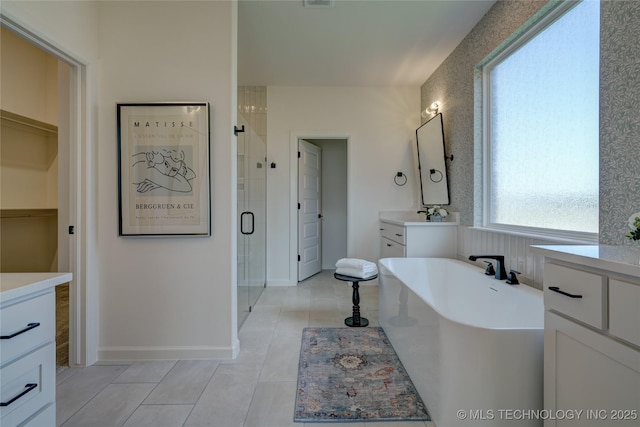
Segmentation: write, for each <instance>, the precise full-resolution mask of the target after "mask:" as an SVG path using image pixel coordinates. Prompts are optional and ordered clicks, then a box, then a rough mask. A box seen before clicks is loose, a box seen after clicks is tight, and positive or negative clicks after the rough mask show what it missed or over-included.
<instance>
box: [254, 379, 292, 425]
mask: <svg viewBox="0 0 640 427" xmlns="http://www.w3.org/2000/svg"><path fill="white" fill-rule="evenodd" d="M295 399H296V382H290V381H288V382H259V383H258V385H257V386H256V391H255V393H254V394H253V399H252V401H251V406H250V407H249V413H248V414H247V419H246V420H245V423H244V427H288V426H291V427H295V426H296V423H294V422H293V412H294V409H295ZM297 425H298V426H299V425H300V424H297Z"/></svg>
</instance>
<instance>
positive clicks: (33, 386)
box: [0, 383, 38, 406]
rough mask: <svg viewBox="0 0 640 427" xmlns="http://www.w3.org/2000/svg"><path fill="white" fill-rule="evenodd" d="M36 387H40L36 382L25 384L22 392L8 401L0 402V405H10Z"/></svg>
mask: <svg viewBox="0 0 640 427" xmlns="http://www.w3.org/2000/svg"><path fill="white" fill-rule="evenodd" d="M36 387H38V384H35V383H30V384H25V386H24V390H22V392H21V393H20V394H18V395H16V396H14V397H12V398H11V399H9V400H7V401H6V402H0V406H9V405H11V404H12V403H13V402H15V401H16V400H18V399H20V398H21V397H22V396H24V395H25V394H27V393H29V392H30V391H31V390H33V389H34V388H36Z"/></svg>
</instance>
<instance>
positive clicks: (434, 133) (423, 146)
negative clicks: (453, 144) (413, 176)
mask: <svg viewBox="0 0 640 427" xmlns="http://www.w3.org/2000/svg"><path fill="white" fill-rule="evenodd" d="M416 143H417V144H418V172H419V173H420V190H421V195H422V205H423V206H426V205H448V204H449V185H448V184H447V167H446V164H445V153H444V128H443V126H442V113H438V114H436V115H435V116H433V117H432V118H431V119H430V120H429V121H428V122H426V123H425V124H423V125H422V126H420V127H419V128H418V129H417V130H416Z"/></svg>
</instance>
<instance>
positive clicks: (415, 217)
mask: <svg viewBox="0 0 640 427" xmlns="http://www.w3.org/2000/svg"><path fill="white" fill-rule="evenodd" d="M378 218H379V219H380V221H382V222H388V223H390V224H396V225H402V226H415V225H419V226H436V227H442V226H449V227H450V226H452V225H459V224H460V221H459V214H458V212H451V213H450V214H449V215H447V216H446V217H445V218H444V220H443V221H441V222H431V221H427V216H426V215H425V214H423V213H421V214H419V213H416V212H405V211H389V212H380V213H379V215H378Z"/></svg>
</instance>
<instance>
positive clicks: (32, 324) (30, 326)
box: [0, 322, 40, 340]
mask: <svg viewBox="0 0 640 427" xmlns="http://www.w3.org/2000/svg"><path fill="white" fill-rule="evenodd" d="M38 326H40V323H38V322H35V323H29V324H27V326H26V327H25V328H24V329H20V330H19V331H18V332H14V333H12V334H11V335H2V336H0V339H3V340H10V339H11V338H14V337H17V336H18V335H20V334H24V333H25V332H27V331H30V330H31V329H33V328H37V327H38Z"/></svg>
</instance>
